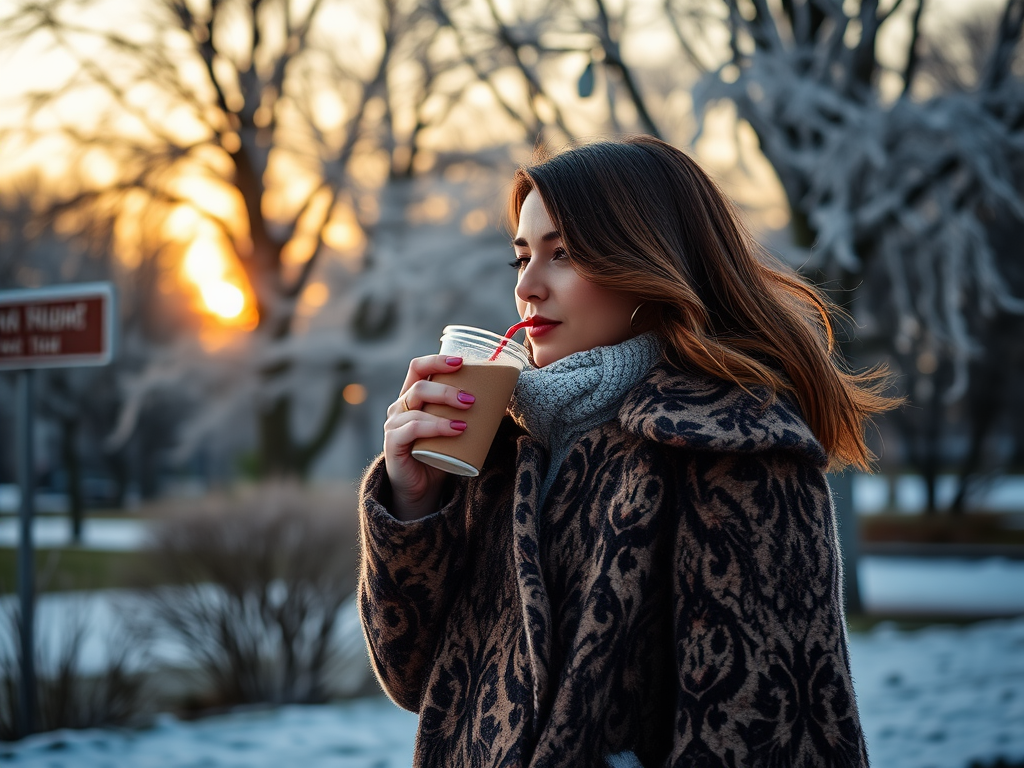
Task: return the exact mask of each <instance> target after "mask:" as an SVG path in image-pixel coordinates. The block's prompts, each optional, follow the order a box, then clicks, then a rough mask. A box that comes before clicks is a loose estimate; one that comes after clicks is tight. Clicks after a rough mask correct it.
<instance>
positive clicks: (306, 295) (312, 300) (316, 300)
mask: <svg viewBox="0 0 1024 768" xmlns="http://www.w3.org/2000/svg"><path fill="white" fill-rule="evenodd" d="M330 295H331V292H330V290H329V289H328V287H327V286H326V285H325V284H324V283H320V282H316V283H310V284H309V285H307V286H306V290H304V291H303V292H302V303H303V304H307V305H309V306H310V307H314V308H319V307H322V306H323V305H324V304H326V303H327V299H328V298H330Z"/></svg>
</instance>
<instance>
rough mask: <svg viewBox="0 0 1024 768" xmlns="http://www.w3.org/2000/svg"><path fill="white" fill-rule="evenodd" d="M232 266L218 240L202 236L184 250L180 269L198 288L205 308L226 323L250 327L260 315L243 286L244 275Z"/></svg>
mask: <svg viewBox="0 0 1024 768" xmlns="http://www.w3.org/2000/svg"><path fill="white" fill-rule="evenodd" d="M232 266H234V265H233V264H232V262H231V259H230V257H229V256H228V255H227V254H226V253H225V252H224V250H223V248H222V247H221V244H220V243H219V242H217V241H216V240H213V239H208V238H205V237H200V238H198V239H196V240H194V241H193V242H192V244H191V245H190V246H189V247H188V250H187V251H186V252H185V258H184V260H183V261H182V265H181V270H182V274H183V276H184V277H185V278H186V279H187V280H188V281H189V282H191V283H192V284H193V285H194V286H195V288H196V289H197V291H198V294H199V298H201V299H202V304H201V306H202V308H203V310H204V311H206V312H208V313H209V314H211V315H214V316H215V317H216V318H217V319H218V320H219V321H220V322H221V323H222V324H223V325H229V326H233V327H236V328H242V329H244V330H251V329H252V328H255V327H256V324H257V322H258V316H257V314H256V310H255V308H254V307H253V306H252V302H251V301H250V300H249V298H248V296H247V295H246V292H245V290H244V288H243V287H242V286H243V284H244V278H242V277H241V276H240V275H237V274H234V273H235V272H237V271H238V270H237V267H236V268H235V269H234V270H232Z"/></svg>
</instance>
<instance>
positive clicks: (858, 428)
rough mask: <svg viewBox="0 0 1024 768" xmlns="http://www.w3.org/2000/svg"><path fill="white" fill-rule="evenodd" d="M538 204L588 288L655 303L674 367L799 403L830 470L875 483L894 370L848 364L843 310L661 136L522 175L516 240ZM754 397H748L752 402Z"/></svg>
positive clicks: (561, 158)
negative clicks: (522, 217) (873, 425)
mask: <svg viewBox="0 0 1024 768" xmlns="http://www.w3.org/2000/svg"><path fill="white" fill-rule="evenodd" d="M534 189H535V190H537V192H538V193H539V194H540V196H541V199H542V200H543V201H544V205H545V207H546V208H547V211H548V214H549V215H550V216H551V220H552V221H553V222H554V224H555V226H556V227H557V229H558V232H559V233H560V234H561V236H562V242H563V244H564V245H565V248H566V251H567V252H568V258H569V261H570V263H571V264H572V265H573V267H574V268H575V269H576V271H577V272H578V273H579V274H580V275H581V276H582V277H584V278H585V279H587V280H589V281H591V282H593V283H595V284H597V285H599V286H602V287H604V288H610V289H613V290H617V291H625V292H626V293H629V294H632V295H634V296H635V297H636V299H637V302H638V303H640V302H644V309H643V312H642V315H641V316H642V318H643V319H642V324H641V329H642V330H650V331H653V332H654V333H656V334H657V335H658V336H659V337H661V338H662V339H663V340H664V342H665V345H666V349H665V356H666V358H667V359H668V361H669V362H670V363H672V364H673V365H675V366H676V367H678V368H681V369H684V370H691V371H696V372H702V373H705V374H707V375H709V376H713V377H716V378H720V379H727V380H730V381H733V382H735V383H736V384H738V385H739V386H741V387H744V388H745V389H746V388H748V387H750V386H755V385H762V386H764V387H767V388H768V390H769V392H770V396H771V398H774V397H776V396H777V395H778V394H779V393H780V392H783V393H786V394H787V395H789V396H790V397H791V398H792V399H794V400H795V401H796V403H797V405H798V406H799V407H800V409H801V411H802V413H803V417H804V419H806V421H807V424H808V426H810V428H811V430H812V431H813V432H814V434H815V436H816V437H817V438H818V440H819V441H820V442H821V444H822V446H823V447H824V449H825V451H826V452H827V454H828V456H829V461H830V469H833V470H835V469H841V468H843V467H846V466H848V465H853V466H855V467H857V468H859V469H868V467H869V463H870V462H871V460H872V459H873V458H874V457H873V456H872V455H871V452H870V451H869V450H868V448H867V446H866V445H865V442H864V427H865V424H866V421H867V420H868V419H869V418H870V417H871V416H872V415H874V414H877V413H881V412H883V411H886V410H889V409H891V408H893V407H894V406H895V405H897V404H898V401H897V400H896V399H894V398H890V397H887V396H886V395H885V394H884V391H885V390H886V389H887V388H888V386H889V379H888V375H887V372H886V371H885V369H884V368H882V367H878V368H874V369H871V370H868V371H863V372H859V373H858V372H852V371H850V370H848V369H846V367H845V366H844V364H843V362H842V361H841V360H840V358H839V355H838V352H837V349H836V345H835V334H834V330H833V317H834V316H835V314H836V313H837V312H838V310H837V308H836V307H835V306H834V305H833V304H832V303H831V302H830V301H829V300H828V299H827V298H826V297H825V296H824V295H823V294H821V293H820V292H819V291H818V290H816V289H815V288H814V287H813V286H811V285H810V284H808V283H807V282H806V281H805V280H804V279H802V278H801V277H800V276H799V275H797V274H796V273H795V272H794V271H793V270H791V269H789V268H788V267H786V266H785V265H783V264H782V263H781V262H779V261H778V260H776V259H774V258H772V257H771V256H770V255H769V254H768V253H767V252H766V251H764V250H763V249H762V248H761V247H760V246H759V245H758V244H757V243H756V241H755V240H754V239H753V237H752V236H751V235H750V234H749V232H748V231H747V230H746V228H745V227H744V226H743V224H742V223H741V222H740V220H739V216H738V214H737V212H736V210H735V208H734V207H733V205H732V204H731V203H730V202H729V201H728V199H727V198H726V197H725V195H723V194H722V192H721V191H720V190H719V189H718V187H717V186H716V185H715V183H714V182H713V181H712V180H711V178H710V177H709V176H708V175H707V174H706V173H705V172H704V171H703V170H702V169H701V168H700V167H699V166H698V165H697V163H696V162H694V160H693V159H691V158H690V157H689V156H688V155H686V153H684V152H682V151H680V150H678V149H676V148H675V147H673V146H671V145H669V144H666V143H665V142H663V141H660V140H658V139H655V138H652V137H649V136H635V137H630V138H626V139H623V140H620V141H614V142H610V141H603V142H596V143H592V144H585V145H581V146H577V147H573V148H572V149H569V150H566V151H563V152H561V153H559V154H557V155H555V156H553V157H550V158H547V159H543V160H541V161H539V162H536V163H535V164H533V165H530V166H524V167H521V168H520V169H519V170H518V171H517V172H516V175H515V178H514V180H513V189H512V194H511V196H510V199H509V211H508V213H509V220H510V223H511V225H512V229H513V231H514V230H515V228H516V227H517V226H518V222H519V211H520V210H521V209H522V206H523V200H525V199H526V196H527V195H528V194H529V193H530V191H531V190H534ZM748 391H749V390H748Z"/></svg>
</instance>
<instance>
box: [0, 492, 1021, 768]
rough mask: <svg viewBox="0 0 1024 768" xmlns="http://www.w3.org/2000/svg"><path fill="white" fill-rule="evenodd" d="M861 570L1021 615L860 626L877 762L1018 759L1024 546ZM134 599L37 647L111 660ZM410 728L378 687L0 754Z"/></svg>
mask: <svg viewBox="0 0 1024 768" xmlns="http://www.w3.org/2000/svg"><path fill="white" fill-rule="evenodd" d="M907 493H912V492H907ZM862 498H867V499H868V500H870V498H871V497H870V496H869V495H867V496H866V497H865V496H862ZM861 511H862V512H863V513H866V514H870V509H862V510H861ZM68 534H69V530H68V528H67V520H66V519H64V518H49V517H46V516H40V517H39V518H38V519H37V520H36V528H35V538H36V542H37V544H39V545H40V546H55V545H57V546H59V545H62V544H65V543H66V542H67V536H68ZM17 536H18V530H17V520H14V519H0V546H11V545H13V544H15V543H16V542H17ZM145 536H146V525H145V523H142V522H139V521H131V520H104V519H87V520H86V526H85V540H84V546H87V547H96V548H100V549H136V548H138V547H140V546H141V545H142V544H143V542H144V541H145ZM860 580H861V591H862V597H863V600H864V603H865V605H866V607H867V608H868V609H869V610H870V611H874V612H876V613H893V614H904V615H907V614H915V613H916V614H932V615H962V616H965V617H971V616H986V615H988V616H991V615H1007V616H1009V615H1017V618H1008V619H1000V620H988V621H981V622H977V623H975V624H972V625H970V626H966V627H956V626H930V627H928V628H925V629H920V630H915V631H907V630H901V629H899V628H897V626H896V625H894V624H891V623H884V624H881V625H879V626H877V627H876V628H874V629H873V630H871V631H869V632H858V633H853V634H852V635H851V637H850V657H851V665H852V670H853V677H854V685H855V688H856V691H857V696H858V702H859V705H860V712H861V719H862V722H863V726H864V732H865V736H866V738H867V742H868V750H869V754H870V756H871V764H872V766H874V768H968V766H969V765H971V763H972V762H977V763H978V764H980V765H986V766H988V765H994V764H995V763H996V761H997V760H998V759H1000V758H1001V759H1004V760H1006V761H1009V762H1010V763H1013V762H1020V761H1024V561H1020V560H1009V559H1005V558H986V559H978V560H967V559H962V560H961V559H941V558H910V557H882V556H866V557H863V558H861V561H860ZM131 598H132V596H131V595H130V594H129V593H124V592H117V591H109V592H94V593H81V594H72V593H63V594H60V593H59V594H47V595H44V596H42V597H41V599H40V600H39V604H38V607H37V617H38V622H39V624H38V627H39V629H38V631H37V638H38V641H39V643H40V645H41V647H42V648H43V649H45V650H46V651H47V654H55V653H56V651H57V649H58V647H59V640H60V638H61V637H64V636H66V634H67V633H68V631H69V630H70V627H71V626H73V622H76V621H78V620H79V619H81V618H84V619H85V620H86V621H87V627H88V632H87V633H86V636H85V640H84V646H83V655H82V658H81V660H80V661H81V664H82V667H83V669H85V670H87V671H98V670H100V669H102V667H103V666H104V665H105V663H106V661H107V658H108V653H109V648H110V647H111V646H114V645H115V644H114V643H111V642H110V638H116V636H117V635H118V633H119V631H120V624H119V621H120V619H119V610H122V608H120V607H119V606H120V604H121V603H123V602H124V601H127V600H130V599H131ZM13 599H14V598H13V596H9V597H7V598H3V600H13ZM0 602H2V601H0ZM0 607H2V606H0ZM337 627H338V634H337V640H338V642H339V646H340V647H341V648H342V651H343V656H344V657H345V658H346V659H348V660H349V662H350V663H349V664H348V667H347V668H348V677H349V678H350V679H349V680H348V681H347V683H348V687H349V688H350V689H352V690H355V689H358V688H360V687H361V685H362V683H364V682H365V675H367V674H368V673H369V671H368V665H367V664H366V662H365V650H364V649H363V646H362V637H361V633H360V630H359V625H358V616H357V612H356V609H355V604H354V602H353V601H349V602H347V603H346V604H345V605H344V606H342V608H341V615H340V616H339V621H338V625H337ZM187 658H188V656H187V653H186V649H184V648H182V647H180V646H178V645H176V644H175V643H173V642H172V641H170V640H168V639H164V640H163V641H162V642H161V644H160V645H159V646H158V647H156V648H155V649H154V651H153V655H152V657H151V658H150V659H149V660H148V661H146V662H145V663H147V664H151V665H152V664H162V665H168V666H172V667H175V666H180V665H182V664H184V663H185V662H186V660H187ZM140 661H141V660H140ZM344 687H345V686H340V688H344ZM415 728H416V717H415V715H412V714H410V713H408V712H405V711H403V710H401V709H399V708H398V707H395V706H394V705H393V704H391V703H390V702H389V701H387V700H386V699H383V698H367V699H357V700H351V701H346V702H340V703H335V704H331V705H325V706H318V707H301V706H289V707H282V708H278V709H246V710H244V711H238V712H235V713H232V714H228V715H222V716H217V717H210V718H206V719H203V720H199V721H194V722H188V721H181V720H177V719H175V718H174V717H172V716H170V715H161V716H159V717H158V718H157V719H156V721H155V723H154V724H153V726H152V727H149V728H146V729H143V730H138V731H133V730H118V729H109V730H99V729H94V730H87V731H58V732H54V733H47V734H38V735H36V736H33V737H31V738H28V739H25V740H23V741H20V742H16V743H7V744H2V745H0V764H3V765H11V766H18V767H21V766H24V767H25V768H72V766H73V767H74V768H93V767H94V766H95V768H100V767H101V766H103V767H106V768H186V766H204V767H205V768H243V767H244V768H271V767H273V768H277V766H281V765H309V766H311V768H313V767H315V768H331V767H333V766H339V767H345V768H349V767H351V768H356V767H357V766H360V767H361V766H366V767H367V768H370V766H373V767H375V768H390V767H391V766H394V767H395V768H398V767H400V766H407V765H408V764H409V761H410V756H411V753H412V749H413V743H414V738H415Z"/></svg>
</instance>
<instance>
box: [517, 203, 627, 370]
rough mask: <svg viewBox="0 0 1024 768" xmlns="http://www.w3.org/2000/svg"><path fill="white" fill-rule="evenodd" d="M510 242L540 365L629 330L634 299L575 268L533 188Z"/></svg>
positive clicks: (522, 311)
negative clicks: (598, 284)
mask: <svg viewBox="0 0 1024 768" xmlns="http://www.w3.org/2000/svg"><path fill="white" fill-rule="evenodd" d="M513 246H514V247H515V250H516V264H517V266H518V269H519V280H518V282H517V283H516V308H517V309H518V310H519V316H520V317H521V318H523V319H524V320H525V319H526V318H527V317H536V318H537V319H538V322H537V323H536V324H535V325H534V326H533V327H532V328H529V329H527V334H528V336H529V340H530V346H531V348H532V350H533V360H534V362H535V363H536V364H537V366H538V367H543V366H545V365H549V364H550V363H553V362H555V361H556V360H561V359H562V358H563V357H565V356H566V355H571V354H572V353H573V352H582V351H584V350H587V349H593V348H594V347H604V346H608V345H610V344H618V343H619V342H622V341H625V340H626V339H628V338H630V337H631V336H632V335H633V333H632V332H631V331H630V327H629V321H630V317H631V316H632V314H633V310H634V309H636V307H637V305H638V304H639V302H638V301H637V299H636V298H635V297H633V296H630V295H628V294H626V293H623V292H619V291H613V290H609V289H607V288H601V287H599V286H597V285H594V284H593V283H591V282H588V281H587V280H584V279H583V278H582V277H580V276H579V275H578V274H577V273H576V270H575V269H573V267H572V265H571V264H569V259H568V258H567V254H566V252H565V247H564V246H563V245H562V238H561V235H560V234H559V233H558V232H557V231H556V230H555V226H554V224H552V222H551V217H550V216H548V212H547V210H546V209H545V208H544V203H543V201H542V200H541V197H540V195H539V194H537V192H536V191H532V192H530V193H529V194H528V195H527V196H526V199H525V200H524V201H523V208H522V210H521V211H520V212H519V228H518V229H517V230H516V238H515V240H514V241H513Z"/></svg>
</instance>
